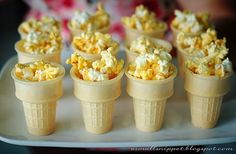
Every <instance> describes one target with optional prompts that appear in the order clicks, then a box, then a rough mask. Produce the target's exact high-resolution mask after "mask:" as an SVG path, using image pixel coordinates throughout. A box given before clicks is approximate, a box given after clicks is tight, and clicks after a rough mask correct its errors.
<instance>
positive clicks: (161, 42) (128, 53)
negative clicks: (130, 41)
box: [125, 38, 172, 63]
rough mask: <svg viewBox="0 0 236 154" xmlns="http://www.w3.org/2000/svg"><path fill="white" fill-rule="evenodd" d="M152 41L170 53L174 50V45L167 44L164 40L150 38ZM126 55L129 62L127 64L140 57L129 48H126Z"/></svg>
mask: <svg viewBox="0 0 236 154" xmlns="http://www.w3.org/2000/svg"><path fill="white" fill-rule="evenodd" d="M150 39H151V40H152V41H153V42H155V44H158V45H160V46H163V47H164V48H165V49H166V50H167V51H168V52H170V51H171V50H172V45H171V44H170V43H169V42H167V41H165V40H162V39H157V38H150ZM125 53H126V61H127V63H130V62H132V61H134V60H135V58H136V57H137V56H139V54H138V53H136V52H132V51H130V50H129V47H128V48H126V47H125Z"/></svg>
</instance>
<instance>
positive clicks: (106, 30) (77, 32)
mask: <svg viewBox="0 0 236 154" xmlns="http://www.w3.org/2000/svg"><path fill="white" fill-rule="evenodd" d="M67 26H68V28H69V30H70V32H71V34H72V36H80V35H81V34H82V33H83V32H85V31H84V30H81V29H76V28H74V27H72V25H71V23H70V22H68V24H67ZM109 29H110V25H108V26H106V27H103V28H101V29H97V30H94V32H100V33H103V34H106V33H109Z"/></svg>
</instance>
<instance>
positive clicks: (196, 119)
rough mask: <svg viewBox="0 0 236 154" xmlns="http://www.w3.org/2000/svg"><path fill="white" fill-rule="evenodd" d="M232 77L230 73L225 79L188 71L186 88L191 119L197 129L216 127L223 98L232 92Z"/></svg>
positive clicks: (186, 73) (186, 72)
mask: <svg viewBox="0 0 236 154" xmlns="http://www.w3.org/2000/svg"><path fill="white" fill-rule="evenodd" d="M230 76H231V74H230V73H229V74H227V75H226V76H225V77H223V78H219V77H217V76H201V75H198V74H193V73H192V72H190V71H189V70H187V69H186V71H185V83H184V88H185V90H186V91H187V95H188V100H189V101H190V110H191V119H192V124H193V125H194V126H195V127H199V128H213V127H215V125H216V124H217V121H218V118H219V115H220V110H221V104H222V100H223V96H224V95H225V94H226V93H227V92H228V91H229V90H230V86H229V79H230Z"/></svg>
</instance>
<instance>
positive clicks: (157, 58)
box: [128, 52, 174, 80]
mask: <svg viewBox="0 0 236 154" xmlns="http://www.w3.org/2000/svg"><path fill="white" fill-rule="evenodd" d="M171 59H172V57H171V55H170V54H169V53H167V52H161V54H154V53H147V54H143V55H139V56H138V57H137V58H136V59H135V61H134V62H133V63H131V64H129V66H128V74H130V75H132V76H134V77H136V78H139V79H143V80H162V79H166V78H168V77H170V76H171V75H172V74H173V73H174V67H173V65H172V64H171V63H170V61H171Z"/></svg>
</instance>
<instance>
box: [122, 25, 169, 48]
mask: <svg viewBox="0 0 236 154" xmlns="http://www.w3.org/2000/svg"><path fill="white" fill-rule="evenodd" d="M163 25H164V27H163V28H162V29H159V30H156V31H153V32H144V31H140V30H135V29H131V28H129V27H127V26H125V25H124V28H125V45H126V46H129V45H130V43H131V42H132V41H133V40H135V39H137V38H138V37H139V36H148V37H152V38H160V39H162V38H164V35H165V31H166V29H167V25H166V24H165V23H164V22H163Z"/></svg>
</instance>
